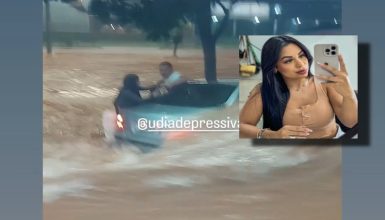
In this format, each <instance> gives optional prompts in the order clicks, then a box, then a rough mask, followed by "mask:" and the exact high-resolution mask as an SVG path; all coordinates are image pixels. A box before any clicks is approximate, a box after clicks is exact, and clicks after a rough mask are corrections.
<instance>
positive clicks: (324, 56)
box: [314, 44, 339, 81]
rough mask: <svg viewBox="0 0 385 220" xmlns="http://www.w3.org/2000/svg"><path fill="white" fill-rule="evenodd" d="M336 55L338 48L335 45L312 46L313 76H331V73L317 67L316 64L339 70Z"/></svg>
mask: <svg viewBox="0 0 385 220" xmlns="http://www.w3.org/2000/svg"><path fill="white" fill-rule="evenodd" d="M338 54H339V48H338V45H336V44H316V45H315V46H314V71H315V73H314V74H315V75H323V76H333V74H332V73H330V72H329V71H327V70H325V69H323V68H322V67H321V66H319V65H318V64H317V62H319V63H322V64H325V65H328V66H332V67H334V68H337V69H339V62H338ZM321 81H325V80H321Z"/></svg>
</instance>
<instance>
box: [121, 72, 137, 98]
mask: <svg viewBox="0 0 385 220" xmlns="http://www.w3.org/2000/svg"><path fill="white" fill-rule="evenodd" d="M122 90H125V91H130V92H132V93H133V94H135V95H137V96H140V93H139V90H140V88H139V77H138V75H136V74H133V73H130V74H127V75H126V76H125V77H124V80H123V88H122Z"/></svg>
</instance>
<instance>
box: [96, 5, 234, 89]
mask: <svg viewBox="0 0 385 220" xmlns="http://www.w3.org/2000/svg"><path fill="white" fill-rule="evenodd" d="M236 1H237V0H231V1H228V2H229V3H230V7H232V5H233V4H234V3H235V2H236ZM213 4H219V5H220V7H221V8H222V9H223V12H224V14H225V15H224V17H223V19H222V20H221V21H220V22H218V25H216V26H217V28H213V24H212V14H211V6H212V5H213ZM230 7H228V8H226V7H225V5H224V4H223V3H222V2H221V1H220V0H140V1H137V2H133V1H129V0H92V2H91V4H90V12H91V13H92V14H94V15H96V16H97V17H99V19H100V20H101V21H102V22H105V23H119V24H121V25H124V24H127V23H133V24H135V25H136V26H137V27H138V28H140V29H142V30H144V31H145V32H146V33H147V38H148V39H151V40H160V39H169V38H170V31H171V30H173V29H174V28H178V27H180V26H181V24H183V23H186V22H187V21H188V20H190V21H192V22H194V23H195V26H196V27H197V30H198V34H199V38H200V41H201V44H202V48H203V55H204V70H205V78H206V80H207V81H208V82H215V81H216V80H217V75H216V50H215V45H216V42H217V40H218V38H219V36H220V35H221V33H222V32H223V30H224V28H225V27H226V24H227V23H228V20H229V12H230V9H231V8H230Z"/></svg>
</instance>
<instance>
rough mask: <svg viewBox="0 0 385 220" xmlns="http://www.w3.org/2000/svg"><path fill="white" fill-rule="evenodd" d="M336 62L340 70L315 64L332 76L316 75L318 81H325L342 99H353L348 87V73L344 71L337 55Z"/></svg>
mask: <svg viewBox="0 0 385 220" xmlns="http://www.w3.org/2000/svg"><path fill="white" fill-rule="evenodd" d="M338 60H339V62H340V69H339V70H338V69H336V68H334V67H331V66H328V65H325V64H322V63H317V64H318V65H320V66H321V67H322V68H323V69H325V70H327V71H328V72H330V73H331V74H333V76H322V75H316V77H318V78H319V79H322V80H326V81H328V83H329V87H330V88H332V89H334V90H335V91H336V92H337V93H339V94H340V95H342V96H343V97H344V98H350V97H355V94H354V91H353V89H352V87H351V85H350V81H349V77H348V72H347V71H346V66H345V62H344V60H343V59H342V56H341V55H338Z"/></svg>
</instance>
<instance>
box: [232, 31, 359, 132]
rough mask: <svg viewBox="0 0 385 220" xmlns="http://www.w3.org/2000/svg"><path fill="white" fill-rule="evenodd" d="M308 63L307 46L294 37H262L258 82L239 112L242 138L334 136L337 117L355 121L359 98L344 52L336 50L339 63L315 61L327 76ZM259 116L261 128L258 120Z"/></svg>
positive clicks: (349, 123)
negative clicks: (345, 61)
mask: <svg viewBox="0 0 385 220" xmlns="http://www.w3.org/2000/svg"><path fill="white" fill-rule="evenodd" d="M312 62H313V57H312V55H311V54H310V52H309V50H308V49H307V48H306V47H305V45H303V44H302V43H301V42H299V41H298V40H296V39H294V38H292V37H289V36H275V37H272V38H270V39H269V40H268V41H266V43H265V44H264V46H263V48H262V54H261V67H262V83H261V84H258V85H257V86H256V87H255V88H254V89H253V90H252V91H251V93H250V96H249V98H248V100H247V101H246V103H245V105H244V106H243V108H242V110H241V112H240V117H239V119H240V137H241V138H283V139H289V138H290V139H297V138H298V139H305V138H317V139H318V138H334V137H335V136H336V135H337V133H338V131H339V126H338V125H337V123H336V119H335V118H336V117H335V116H337V117H338V119H339V120H340V121H341V122H342V124H343V125H344V126H346V127H349V128H350V127H353V126H354V125H356V124H357V122H358V101H357V98H356V95H355V92H354V90H353V88H352V86H351V85H350V82H349V78H348V73H347V70H346V67H345V63H344V61H343V59H342V56H341V55H338V62H339V66H340V68H334V67H332V66H330V65H325V64H315V65H319V66H320V67H321V69H324V70H326V71H327V72H329V73H331V74H330V76H325V75H316V76H314V75H313V74H312V73H311V72H310V67H311V65H312ZM316 74H317V73H316ZM321 80H322V81H324V82H325V83H321ZM262 117H263V129H260V128H257V126H256V125H257V123H258V122H259V121H260V119H261V118H262Z"/></svg>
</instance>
